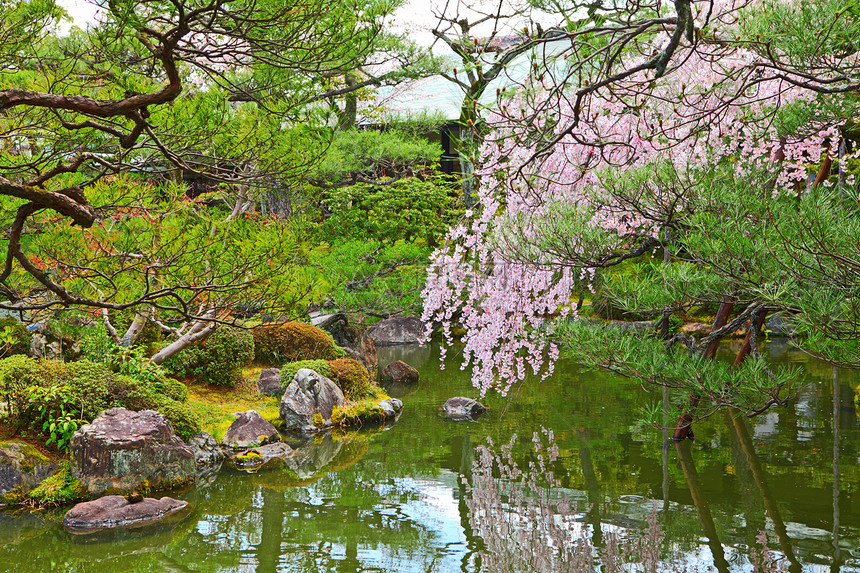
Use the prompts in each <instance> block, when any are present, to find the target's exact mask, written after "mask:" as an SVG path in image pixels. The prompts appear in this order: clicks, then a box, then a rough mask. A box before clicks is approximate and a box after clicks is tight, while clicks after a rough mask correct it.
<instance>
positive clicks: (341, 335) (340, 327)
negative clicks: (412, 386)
mask: <svg viewBox="0 0 860 573" xmlns="http://www.w3.org/2000/svg"><path fill="white" fill-rule="evenodd" d="M311 324H313V325H314V326H316V327H318V328H322V329H323V330H325V331H326V332H328V333H329V334H331V337H332V338H333V339H334V341H335V343H337V345H338V346H340V347H341V348H343V349H344V350H346V353H347V355H348V356H349V357H350V358H352V359H353V360H357V361H359V362H361V363H362V364H363V365H364V367H365V368H367V372H368V373H369V374H370V379H371V380H376V371H377V368H378V366H379V359H378V357H377V353H376V344H375V343H374V342H373V339H372V338H370V336H368V334H367V331H365V330H364V329H363V328H359V327H357V326H353V325H350V324H349V320H348V319H347V316H346V315H345V314H343V313H340V312H339V313H337V314H317V315H311Z"/></svg>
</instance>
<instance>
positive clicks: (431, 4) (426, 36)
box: [56, 0, 497, 54]
mask: <svg viewBox="0 0 860 573" xmlns="http://www.w3.org/2000/svg"><path fill="white" fill-rule="evenodd" d="M469 1H470V3H471V4H476V3H477V4H479V5H480V4H482V3H487V9H488V10H493V8H494V7H495V6H497V4H496V3H495V2H492V4H491V0H469ZM56 2H57V4H59V5H60V6H62V7H63V8H65V9H66V10H67V11H68V12H69V15H70V16H71V17H72V18H73V19H74V24H75V25H77V26H79V27H81V28H85V27H86V25H87V24H88V23H90V22H93V21H95V17H96V12H97V11H98V8H97V7H96V4H95V2H93V1H87V0H56ZM456 4H457V0H450V5H451V6H452V7H453V6H455V5H456ZM444 6H445V0H409V1H408V2H407V3H406V5H404V6H403V7H402V8H400V9H399V10H397V12H395V13H394V18H393V20H392V22H391V23H392V24H393V25H394V26H395V27H396V29H401V30H404V31H406V32H408V33H409V37H410V38H412V39H413V40H414V41H416V42H418V43H419V44H421V45H424V46H429V45H431V44H432V43H433V40H434V38H433V35H432V34H431V33H430V31H431V30H432V29H433V27H434V26H435V25H436V21H437V18H436V16H435V15H434V9H435V10H436V12H438V11H440V10H441V9H442V8H444ZM69 26H71V24H66V25H65V26H64V28H66V29H68V27H69ZM489 33H490V29H489V28H488V29H487V30H486V32H483V31H480V30H479V34H486V35H489ZM434 51H437V52H438V53H440V54H446V53H449V50H448V48H447V47H445V46H441V45H437V46H435V50H434Z"/></svg>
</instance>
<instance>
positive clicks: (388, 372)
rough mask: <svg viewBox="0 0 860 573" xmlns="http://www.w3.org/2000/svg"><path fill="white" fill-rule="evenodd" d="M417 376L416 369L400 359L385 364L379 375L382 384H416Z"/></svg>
mask: <svg viewBox="0 0 860 573" xmlns="http://www.w3.org/2000/svg"><path fill="white" fill-rule="evenodd" d="M419 378H420V376H419V374H418V371H417V370H416V369H415V368H412V367H411V366H409V365H408V364H406V363H405V362H403V361H402V360H395V361H394V362H392V363H391V364H389V365H388V366H386V367H385V369H384V370H383V371H382V374H381V375H380V379H381V381H382V383H383V384H403V385H407V384H418V380H419Z"/></svg>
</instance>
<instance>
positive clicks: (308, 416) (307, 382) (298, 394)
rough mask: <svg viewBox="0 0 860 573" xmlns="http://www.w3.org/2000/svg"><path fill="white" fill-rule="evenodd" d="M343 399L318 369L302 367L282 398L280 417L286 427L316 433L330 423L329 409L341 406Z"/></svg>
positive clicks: (333, 384)
mask: <svg viewBox="0 0 860 573" xmlns="http://www.w3.org/2000/svg"><path fill="white" fill-rule="evenodd" d="M345 401H346V400H345V398H344V396H343V392H342V391H341V389H340V388H338V386H337V384H335V383H334V382H332V381H331V380H329V379H328V378H326V377H325V376H323V375H322V374H319V373H318V372H315V371H313V370H311V369H309V368H302V369H300V370H299V371H298V372H296V375H295V376H294V377H293V381H292V382H290V385H289V386H287V389H286V391H285V392H284V395H283V397H282V398H281V408H280V412H281V419H283V420H284V424H285V425H286V427H287V428H290V429H294V430H300V431H303V432H316V431H319V430H320V429H322V428H324V427H327V426H331V425H332V423H331V412H332V410H333V409H334V408H335V407H343V405H344V403H345ZM317 414H319V419H317V417H316V416H317Z"/></svg>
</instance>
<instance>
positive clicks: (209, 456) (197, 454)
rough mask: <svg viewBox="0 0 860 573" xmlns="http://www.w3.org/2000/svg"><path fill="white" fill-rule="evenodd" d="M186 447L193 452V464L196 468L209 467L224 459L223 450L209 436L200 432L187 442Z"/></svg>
mask: <svg viewBox="0 0 860 573" xmlns="http://www.w3.org/2000/svg"><path fill="white" fill-rule="evenodd" d="M188 446H189V447H190V448H191V451H192V452H194V462H195V463H196V464H197V467H198V468H200V467H203V466H211V465H213V464H217V463H218V462H220V461H222V460H223V459H224V450H222V449H221V446H220V445H219V444H218V441H217V440H215V438H213V437H212V436H211V435H209V434H207V433H206V432H200V433H199V434H198V435H196V436H194V437H193V438H191V439H190V440H188Z"/></svg>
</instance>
